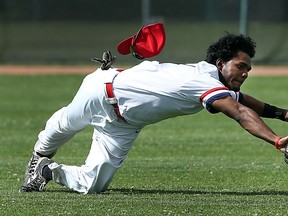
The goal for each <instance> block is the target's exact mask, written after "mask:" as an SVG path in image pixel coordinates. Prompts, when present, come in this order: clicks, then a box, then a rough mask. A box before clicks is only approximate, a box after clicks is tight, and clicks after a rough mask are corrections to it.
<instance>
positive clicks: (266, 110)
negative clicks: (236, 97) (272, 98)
mask: <svg viewBox="0 0 288 216" xmlns="http://www.w3.org/2000/svg"><path fill="white" fill-rule="evenodd" d="M241 103H242V104H243V105H245V106H247V107H249V108H250V109H252V110H254V111H255V112H256V113H258V115H259V116H261V117H266V118H275V119H279V120H282V121H288V110H287V109H282V108H279V107H276V106H272V105H270V104H267V103H264V102H262V101H259V100H257V99H255V98H253V97H252V96H249V95H247V94H243V100H242V102H241Z"/></svg>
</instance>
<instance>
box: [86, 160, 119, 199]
mask: <svg viewBox="0 0 288 216" xmlns="http://www.w3.org/2000/svg"><path fill="white" fill-rule="evenodd" d="M116 171H117V168H116V167H115V166H113V165H112V164H111V163H109V162H105V163H103V164H102V165H101V167H100V168H99V170H98V174H97V178H96V179H95V181H94V182H93V184H92V185H91V187H90V189H89V191H88V193H101V192H104V191H106V190H107V188H108V186H109V184H110V183H111V181H112V179H113V177H114V175H115V173H116Z"/></svg>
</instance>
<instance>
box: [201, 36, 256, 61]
mask: <svg viewBox="0 0 288 216" xmlns="http://www.w3.org/2000/svg"><path fill="white" fill-rule="evenodd" d="M255 48H256V43H255V42H254V41H253V40H252V39H251V38H250V37H248V36H244V35H242V34H240V35H234V34H229V33H227V35H225V36H224V37H222V38H220V39H219V40H218V41H217V42H215V43H213V44H211V45H210V46H209V48H208V49H207V55H206V60H205V61H207V62H208V63H210V64H214V65H216V60H217V59H219V58H220V59H222V60H223V61H225V62H227V61H229V60H231V59H232V58H233V57H235V56H236V55H237V53H238V51H242V52H245V53H247V54H248V55H249V56H250V58H253V57H254V55H255V52H256V51H255Z"/></svg>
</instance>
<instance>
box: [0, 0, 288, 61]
mask: <svg viewBox="0 0 288 216" xmlns="http://www.w3.org/2000/svg"><path fill="white" fill-rule="evenodd" d="M246 1H247V6H248V7H247V32H246V34H248V35H249V36H251V37H252V38H253V39H254V40H255V41H256V43H257V53H256V57H255V60H254V62H255V63H256V64H266V65H267V64H287V63H288V55H287V52H286V50H288V42H287V37H288V32H287V31H288V30H287V29H288V28H287V20H288V1H286V0H274V1H273V3H271V0H246ZM240 5H241V0H222V1H215V0H177V1H175V0H153V1H152V0H151V1H150V0H142V1H140V0H138V1H135V0H121V1H115V0H105V1H100V0H82V1H79V0H61V1H59V0H49V1H47V0H25V1H22V0H0V63H2V64H90V58H91V57H94V56H101V55H102V52H103V51H105V50H111V51H112V52H113V53H114V54H115V55H116V56H117V58H118V63H119V64H131V63H134V62H137V60H136V59H134V58H132V57H131V56H120V54H118V53H117V51H116V46H117V44H118V43H119V42H120V41H121V40H123V39H125V38H126V37H128V36H131V35H133V34H134V33H136V32H137V30H138V29H139V28H140V27H141V26H142V25H143V24H147V23H152V22H156V21H161V22H164V24H165V29H166V34H167V41H166V45H165V48H164V49H163V51H162V53H161V54H160V55H159V56H157V57H156V58H155V59H157V60H160V61H173V62H179V63H182V62H195V61H199V60H202V59H204V58H205V53H206V49H207V47H208V46H209V44H210V43H212V42H214V41H215V40H217V39H218V38H219V37H220V36H222V35H224V34H225V32H229V33H235V34H238V33H239V31H240V8H241V7H240Z"/></svg>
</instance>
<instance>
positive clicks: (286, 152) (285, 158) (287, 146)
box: [284, 145, 288, 164]
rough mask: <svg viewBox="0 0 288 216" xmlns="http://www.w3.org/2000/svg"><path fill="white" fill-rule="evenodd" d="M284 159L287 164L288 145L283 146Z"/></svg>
mask: <svg viewBox="0 0 288 216" xmlns="http://www.w3.org/2000/svg"><path fill="white" fill-rule="evenodd" d="M284 156H285V157H284V161H285V163H286V164H288V145H286V147H285V152H284Z"/></svg>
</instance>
